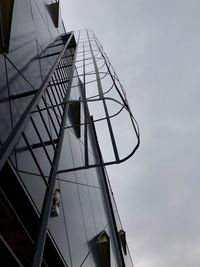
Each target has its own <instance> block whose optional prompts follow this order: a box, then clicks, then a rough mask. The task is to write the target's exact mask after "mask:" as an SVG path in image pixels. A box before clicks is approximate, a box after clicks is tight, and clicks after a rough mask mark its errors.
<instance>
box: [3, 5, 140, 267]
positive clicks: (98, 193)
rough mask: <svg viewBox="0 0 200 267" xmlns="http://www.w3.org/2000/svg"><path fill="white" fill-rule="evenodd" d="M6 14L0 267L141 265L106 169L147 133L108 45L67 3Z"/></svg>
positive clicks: (11, 8)
mask: <svg viewBox="0 0 200 267" xmlns="http://www.w3.org/2000/svg"><path fill="white" fill-rule="evenodd" d="M0 8H1V10H0V11H1V12H0V23H1V31H0V53H1V54H0V77H1V82H0V122H1V127H0V145H1V147H0V188H1V189H0V229H1V235H0V237H1V238H0V255H1V257H0V261H1V266H13V267H15V266H34V267H37V266H53V267H55V266H74V267H78V266H83V267H84V266H85V267H86V266H87V267H90V266H91V267H92V266H105V267H107V266H133V264H132V261H131V256H130V253H129V250H128V247H127V244H126V234H125V231H124V230H123V228H122V225H121V222H120V219H119V215H118V212H117V208H116V205H115V201H114V197H113V194H112V190H111V187H110V183H109V179H108V175H107V173H106V169H105V166H106V165H110V164H115V163H120V162H122V161H124V160H126V159H128V158H129V157H130V156H132V155H133V154H134V153H135V151H136V149H137V148H138V146H139V130H138V126H137V123H136V121H135V119H134V117H133V115H132V113H131V111H130V109H129V106H128V102H127V99H126V95H125V92H124V90H123V87H122V86H121V84H120V82H119V80H118V78H117V75H116V73H115V72H114V70H113V68H112V66H111V64H110V62H109V59H108V57H107V56H106V54H105V52H104V51H103V47H102V46H101V44H100V43H99V41H98V40H97V38H96V36H95V35H94V33H93V32H92V31H90V30H84V31H81V32H79V33H78V34H77V35H76V34H75V33H74V32H66V30H65V28H64V25H63V23H62V20H61V17H60V7H59V1H54V2H52V1H50V0H20V1H16V0H1V2H0ZM121 114H122V117H121V118H122V120H124V118H125V115H126V116H127V115H128V121H129V126H130V127H132V128H131V129H132V133H133V136H134V137H133V140H132V141H131V143H130V144H129V147H131V149H130V151H129V152H128V154H126V155H125V154H123V153H122V155H121V154H120V149H121V148H122V150H123V146H124V145H123V142H121V143H120V135H121V132H120V131H119V130H118V128H120V127H121V126H120V127H119V119H116V117H117V116H120V115H121ZM123 130H124V129H123ZM118 133H120V134H119V135H118ZM122 141H123V140H122ZM118 143H120V144H121V145H118ZM132 144H133V145H132ZM123 152H124V151H123ZM125 152H127V151H125Z"/></svg>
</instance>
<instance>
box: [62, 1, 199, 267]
mask: <svg viewBox="0 0 200 267" xmlns="http://www.w3.org/2000/svg"><path fill="white" fill-rule="evenodd" d="M62 4H63V9H62V17H63V19H64V22H65V25H66V29H67V30H69V31H70V30H77V29H80V28H85V27H88V28H91V29H93V30H94V32H95V33H96V35H97V37H98V38H99V40H100V42H101V43H102V44H103V46H104V49H105V51H106V52H107V55H108V56H109V58H110V60H111V62H112V63H113V65H114V68H115V70H116V72H117V74H118V76H119V78H120V80H121V82H122V84H123V85H124V88H125V90H126V92H127V96H128V100H129V103H130V106H131V108H132V111H133V114H134V115H135V117H136V118H137V120H138V122H139V125H140V131H141V146H140V149H139V151H138V152H137V153H136V154H135V156H134V157H133V158H131V159H130V160H129V161H127V162H126V163H123V164H121V165H118V166H114V167H112V168H109V174H110V179H111V182H112V186H113V191H114V195H115V198H116V201H117V204H118V209H119V212H120V215H121V219H122V222H123V225H124V228H125V230H126V232H127V239H128V243H129V247H130V250H131V254H132V258H133V262H134V264H135V267H161V266H162V267H179V266H181V267H199V266H200V209H199V205H200V193H199V191H200V171H199V165H200V163H199V159H200V141H199V138H200V113H199V100H200V16H199V13H200V1H199V0H196V1H195V0H124V1H119V0H98V1H97V0H84V1H83V0H73V1H65V0H62Z"/></svg>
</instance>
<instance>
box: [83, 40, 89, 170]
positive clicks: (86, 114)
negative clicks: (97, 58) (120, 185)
mask: <svg viewBox="0 0 200 267" xmlns="http://www.w3.org/2000/svg"><path fill="white" fill-rule="evenodd" d="M82 95H83V100H84V102H83V107H84V119H85V125H84V148H85V150H84V154H85V166H86V167H87V166H88V164H89V162H88V113H87V103H86V90H85V46H84V43H83V91H82Z"/></svg>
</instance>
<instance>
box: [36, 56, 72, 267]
mask: <svg viewBox="0 0 200 267" xmlns="http://www.w3.org/2000/svg"><path fill="white" fill-rule="evenodd" d="M75 58H76V53H75V55H74V59H73V68H72V73H71V77H70V83H69V89H68V90H67V93H66V95H65V99H64V102H67V100H68V99H69V96H70V89H71V84H72V79H73V72H74V63H75ZM68 108H69V105H68V104H67V103H66V104H65V107H64V114H63V117H62V123H61V127H60V132H59V137H58V140H59V141H58V144H57V147H56V151H55V154H54V159H53V167H52V168H51V172H50V176H49V185H48V187H47V189H46V193H45V197H44V202H43V206H42V211H41V216H40V228H39V232H38V238H37V241H36V244H35V254H34V257H33V262H32V265H31V266H32V267H39V266H41V263H42V256H43V251H44V245H45V241H46V234H47V227H48V221H49V215H50V211H51V204H52V198H53V193H54V187H55V182H56V175H57V169H58V164H59V159H60V154H61V149H62V143H63V137H64V132H65V123H66V118H67V113H68Z"/></svg>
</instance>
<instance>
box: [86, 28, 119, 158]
mask: <svg viewBox="0 0 200 267" xmlns="http://www.w3.org/2000/svg"><path fill="white" fill-rule="evenodd" d="M87 38H88V42H89V46H90V52H91V55H92V60H93V64H94V69H95V74H96V79H97V87H98V91H99V98H100V99H101V100H102V101H103V106H104V110H105V114H106V120H107V124H108V129H109V133H110V138H111V142H112V146H113V150H114V154H115V158H116V161H117V162H119V160H120V159H119V154H118V150H117V145H116V142H115V137H114V133H113V129H112V125H111V121H110V118H109V113H108V109H107V105H106V101H105V99H104V94H103V89H102V85H101V81H100V75H99V70H98V67H97V63H96V59H95V56H94V52H93V49H92V45H91V41H90V37H89V34H88V31H87Z"/></svg>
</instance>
